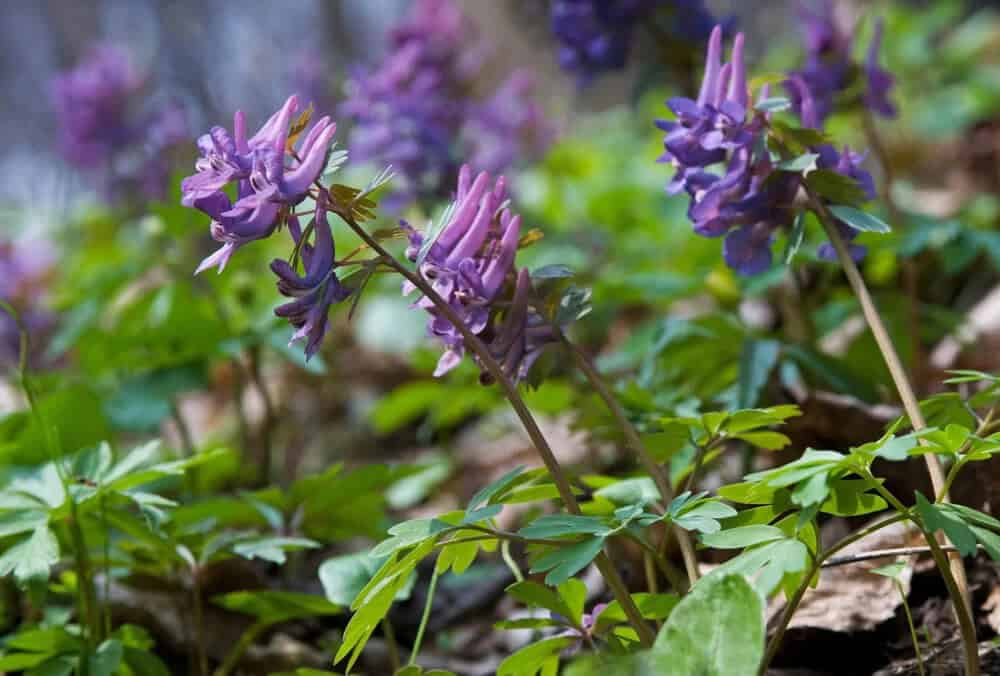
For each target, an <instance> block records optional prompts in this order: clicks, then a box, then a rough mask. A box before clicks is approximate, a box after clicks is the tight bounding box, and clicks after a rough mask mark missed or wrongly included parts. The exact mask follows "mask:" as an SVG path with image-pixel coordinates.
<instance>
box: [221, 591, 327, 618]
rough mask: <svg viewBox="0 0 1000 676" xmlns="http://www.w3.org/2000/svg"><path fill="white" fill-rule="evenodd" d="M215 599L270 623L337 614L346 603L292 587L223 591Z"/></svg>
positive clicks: (239, 611)
mask: <svg viewBox="0 0 1000 676" xmlns="http://www.w3.org/2000/svg"><path fill="white" fill-rule="evenodd" d="M212 602H213V603H215V604H217V605H220V606H222V607H223V608H226V609H227V610H232V611H235V612H237V613H245V614H247V615H253V616H254V617H256V618H257V619H258V620H259V621H261V622H266V623H268V624H272V623H276V622H284V621H287V620H293V619H297V618H300V617H315V616H318V615H336V614H338V613H341V612H343V610H344V607H343V606H339V605H336V604H334V603H330V602H329V601H328V600H327V599H325V598H323V597H322V596H316V595H314V594H301V593H298V592H288V591H271V590H261V591H238V592H231V593H229V594H222V595H221V596H216V597H214V598H213V599H212Z"/></svg>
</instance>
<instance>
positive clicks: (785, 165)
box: [776, 153, 819, 174]
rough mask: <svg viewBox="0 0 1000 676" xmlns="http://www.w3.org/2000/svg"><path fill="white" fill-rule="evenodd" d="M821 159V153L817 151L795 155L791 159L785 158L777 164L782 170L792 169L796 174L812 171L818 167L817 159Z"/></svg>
mask: <svg viewBox="0 0 1000 676" xmlns="http://www.w3.org/2000/svg"><path fill="white" fill-rule="evenodd" d="M818 159H819V155H817V154H816V153H805V154H803V155H799V156H798V157H794V158H792V159H790V160H785V161H783V162H779V163H778V164H777V165H776V166H777V168H778V169H780V170H781V171H791V172H794V173H796V174H802V173H807V172H810V171H812V170H813V169H815V168H816V160H818Z"/></svg>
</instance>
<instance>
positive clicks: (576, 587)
mask: <svg viewBox="0 0 1000 676" xmlns="http://www.w3.org/2000/svg"><path fill="white" fill-rule="evenodd" d="M556 593H557V594H559V598H561V599H562V600H563V601H564V602H565V603H566V607H567V608H569V610H570V615H569V619H570V620H571V621H573V622H579V621H580V618H582V617H583V607H584V604H585V603H586V602H587V586H586V585H585V584H583V582H581V581H580V580H577V579H576V578H573V577H571V578H570V579H568V580H566V581H565V582H562V583H560V584H559V586H558V587H557V588H556Z"/></svg>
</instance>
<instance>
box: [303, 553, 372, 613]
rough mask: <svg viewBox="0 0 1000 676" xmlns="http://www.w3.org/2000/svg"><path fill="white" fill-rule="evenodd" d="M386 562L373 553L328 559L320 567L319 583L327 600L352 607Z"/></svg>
mask: <svg viewBox="0 0 1000 676" xmlns="http://www.w3.org/2000/svg"><path fill="white" fill-rule="evenodd" d="M385 562H386V559H385V558H380V557H375V556H372V554H371V552H358V553H357V554H347V555H345V556H335V557H333V558H331V559H327V560H326V561H324V562H323V563H322V565H320V567H319V581H320V583H321V584H322V585H323V592H324V593H325V594H326V598H327V599H329V600H330V602H332V603H336V604H338V605H341V606H350V605H351V604H353V603H354V599H356V598H357V596H358V594H359V593H360V592H361V590H362V589H364V587H365V585H366V584H368V582H369V581H370V580H371V579H372V577H374V575H375V573H376V572H378V570H379V568H381V567H382V565H383V564H384V563H385Z"/></svg>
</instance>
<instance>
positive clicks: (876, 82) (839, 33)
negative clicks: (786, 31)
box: [789, 0, 896, 127]
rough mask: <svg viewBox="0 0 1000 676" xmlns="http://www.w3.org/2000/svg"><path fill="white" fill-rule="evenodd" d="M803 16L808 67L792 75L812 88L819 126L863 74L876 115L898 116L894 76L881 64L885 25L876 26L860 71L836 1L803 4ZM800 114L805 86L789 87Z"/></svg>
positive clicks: (866, 102) (865, 99) (868, 102)
mask: <svg viewBox="0 0 1000 676" xmlns="http://www.w3.org/2000/svg"><path fill="white" fill-rule="evenodd" d="M799 17H800V19H801V25H802V35H803V41H804V42H805V47H806V63H805V65H804V66H803V67H802V68H800V69H798V70H794V71H792V72H791V73H790V76H791V79H793V80H794V79H798V80H800V81H801V82H802V83H804V85H805V86H806V87H807V88H808V90H809V93H810V95H811V97H812V100H813V105H814V106H815V113H816V116H817V119H818V124H817V125H816V126H817V127H820V126H822V124H823V122H824V121H825V120H826V118H827V117H829V116H830V114H831V113H832V112H833V109H834V106H835V104H836V100H837V97H838V96H840V95H841V94H843V93H845V92H847V91H849V90H850V89H851V88H852V86H853V85H854V83H855V82H856V81H857V80H856V78H857V77H858V76H859V75H862V76H864V78H865V83H864V86H865V94H864V96H863V97H862V101H863V103H864V105H865V106H867V107H868V108H869V110H871V111H872V112H874V113H876V114H878V115H881V116H883V117H894V116H895V114H896V109H895V106H894V105H893V104H892V103H891V102H890V101H889V98H888V95H889V90H890V89H891V88H892V86H893V77H892V75H890V74H889V73H888V72H886V71H885V70H883V69H882V68H880V67H879V65H878V52H879V47H880V45H881V36H882V22H881V21H879V22H878V23H877V24H876V28H875V36H874V37H873V39H872V42H871V44H870V45H869V48H868V57H867V62H866V64H865V66H864V68H863V69H861V68H859V67H858V66H857V64H856V63H855V62H854V59H853V58H852V56H851V50H852V47H853V42H854V39H853V35H852V34H851V33H849V32H847V31H846V30H844V28H843V27H842V26H841V24H840V23H839V22H838V21H837V16H836V12H835V8H834V4H833V2H832V0H820V1H819V2H818V3H817V7H816V9H815V10H813V9H809V8H808V7H807V6H805V5H804V4H803V5H800V7H799ZM789 95H790V97H791V100H792V104H793V108H794V110H795V111H796V112H800V111H801V105H802V90H801V87H798V86H795V87H789Z"/></svg>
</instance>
